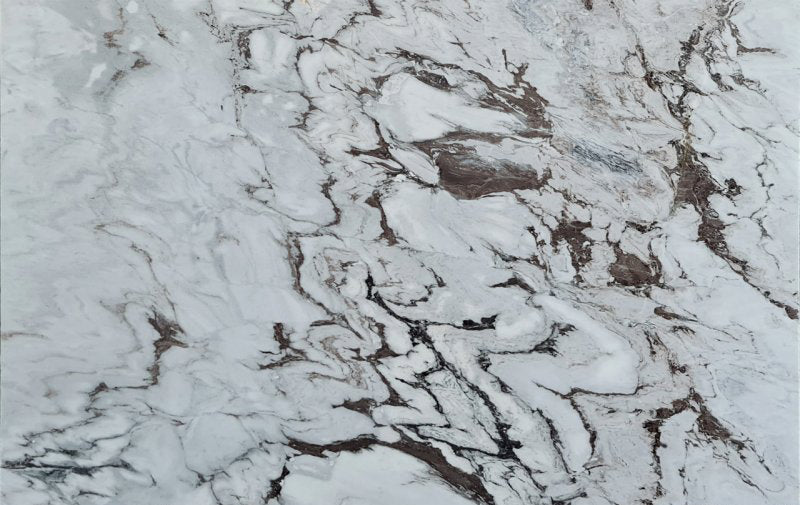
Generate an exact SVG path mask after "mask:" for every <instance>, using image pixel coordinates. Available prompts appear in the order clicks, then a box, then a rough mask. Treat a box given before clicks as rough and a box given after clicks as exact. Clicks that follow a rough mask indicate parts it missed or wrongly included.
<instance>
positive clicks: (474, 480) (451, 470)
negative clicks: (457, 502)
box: [288, 435, 494, 505]
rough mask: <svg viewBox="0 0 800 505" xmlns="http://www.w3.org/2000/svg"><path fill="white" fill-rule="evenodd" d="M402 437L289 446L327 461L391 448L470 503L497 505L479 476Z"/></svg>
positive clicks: (296, 442)
mask: <svg viewBox="0 0 800 505" xmlns="http://www.w3.org/2000/svg"><path fill="white" fill-rule="evenodd" d="M401 437H402V438H401V439H400V440H399V441H397V442H384V441H382V440H377V439H374V438H372V437H369V436H363V437H359V438H355V439H352V440H346V441H342V442H335V443H332V444H327V445H315V444H309V443H306V442H301V441H299V440H289V443H288V445H289V447H291V448H292V449H294V450H296V451H298V452H300V453H303V454H310V455H312V456H316V457H323V456H324V454H325V452H332V453H338V452H360V451H363V450H364V449H369V448H370V447H372V446H376V445H379V446H383V447H388V448H390V449H394V450H396V451H400V452H402V453H405V454H407V455H409V456H411V457H413V458H415V459H418V460H420V461H422V462H424V463H426V464H427V465H428V466H429V467H431V468H432V469H433V470H434V471H435V472H436V473H437V474H439V476H440V477H441V478H442V479H444V480H445V481H446V482H447V483H448V484H450V485H451V486H453V487H454V488H456V489H458V490H459V491H460V492H462V493H463V494H464V495H465V496H467V497H469V498H470V499H472V500H475V501H476V502H478V503H486V504H489V505H494V498H493V497H492V495H491V494H490V493H489V492H488V491H487V490H486V488H485V487H484V486H483V482H482V481H481V479H480V477H478V476H477V475H476V474H474V473H468V472H465V471H463V470H461V469H460V468H458V467H455V466H453V465H451V464H450V463H449V462H448V461H447V459H446V458H445V457H444V455H443V454H442V452H441V451H440V450H439V449H437V448H435V447H432V446H430V445H428V444H425V443H423V442H418V441H416V440H412V439H410V438H408V437H407V436H405V435H401Z"/></svg>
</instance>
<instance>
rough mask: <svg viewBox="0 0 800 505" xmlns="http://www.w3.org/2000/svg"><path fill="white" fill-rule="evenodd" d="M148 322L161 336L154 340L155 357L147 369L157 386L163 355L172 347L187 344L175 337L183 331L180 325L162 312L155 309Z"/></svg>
mask: <svg viewBox="0 0 800 505" xmlns="http://www.w3.org/2000/svg"><path fill="white" fill-rule="evenodd" d="M147 322H148V323H150V326H152V328H153V329H154V330H155V331H156V333H158V335H159V338H158V339H157V340H156V341H155V342H153V348H154V355H155V359H154V360H153V364H152V365H151V366H150V368H148V369H147V371H148V372H150V383H151V384H152V385H153V386H155V385H156V384H158V377H159V374H160V372H161V356H162V355H163V354H164V353H165V352H167V351H168V350H170V349H171V348H172V347H186V344H184V343H183V342H181V341H180V340H178V339H176V338H175V336H176V335H178V334H180V333H183V329H182V328H181V327H180V325H179V324H178V323H176V322H174V321H170V320H169V319H167V318H166V317H164V316H163V315H162V314H161V313H159V312H156V311H154V312H153V314H152V316H150V317H149V318H148V319H147Z"/></svg>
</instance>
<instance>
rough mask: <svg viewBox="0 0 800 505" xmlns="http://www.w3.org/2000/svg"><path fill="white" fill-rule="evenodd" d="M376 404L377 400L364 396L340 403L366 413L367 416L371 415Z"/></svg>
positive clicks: (349, 408)
mask: <svg viewBox="0 0 800 505" xmlns="http://www.w3.org/2000/svg"><path fill="white" fill-rule="evenodd" d="M375 405H376V404H375V400H373V399H372V398H362V399H360V400H356V401H351V400H347V401H344V402H342V404H341V405H339V407H344V408H346V409H348V410H352V411H353V412H358V413H359V414H364V415H365V416H367V417H369V416H370V413H371V412H372V409H374V408H375Z"/></svg>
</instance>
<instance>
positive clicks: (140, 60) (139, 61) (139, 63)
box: [131, 56, 150, 70]
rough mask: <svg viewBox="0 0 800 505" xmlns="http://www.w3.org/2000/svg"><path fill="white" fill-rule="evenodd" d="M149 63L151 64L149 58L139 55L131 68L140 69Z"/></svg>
mask: <svg viewBox="0 0 800 505" xmlns="http://www.w3.org/2000/svg"><path fill="white" fill-rule="evenodd" d="M148 65H150V62H149V61H147V59H146V58H145V57H144V56H139V57H138V58H137V59H136V61H134V62H133V65H131V70H138V69H140V68H144V67H146V66H148Z"/></svg>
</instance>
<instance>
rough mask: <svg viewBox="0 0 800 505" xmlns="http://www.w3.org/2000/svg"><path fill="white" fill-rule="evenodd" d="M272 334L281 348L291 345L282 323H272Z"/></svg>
mask: <svg viewBox="0 0 800 505" xmlns="http://www.w3.org/2000/svg"><path fill="white" fill-rule="evenodd" d="M272 335H273V336H274V337H275V341H276V342H278V347H279V348H280V349H281V350H284V349H288V348H289V347H291V344H290V343H289V338H288V337H287V336H286V334H285V333H284V330H283V323H275V324H273V325H272Z"/></svg>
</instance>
